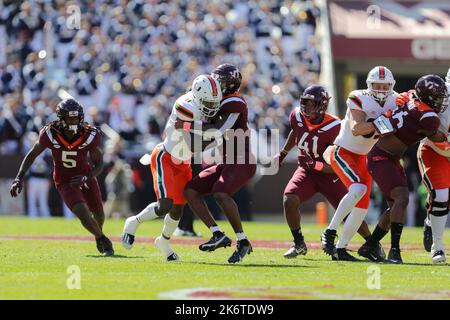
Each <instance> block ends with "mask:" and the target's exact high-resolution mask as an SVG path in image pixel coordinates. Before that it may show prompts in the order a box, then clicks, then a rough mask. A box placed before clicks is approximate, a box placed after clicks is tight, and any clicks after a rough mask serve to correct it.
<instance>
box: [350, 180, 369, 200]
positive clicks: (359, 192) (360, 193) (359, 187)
mask: <svg viewBox="0 0 450 320" xmlns="http://www.w3.org/2000/svg"><path fill="white" fill-rule="evenodd" d="M366 192H367V186H365V185H364V184H361V183H353V184H352V185H351V186H350V187H349V188H348V193H349V194H350V195H352V196H353V197H355V199H357V200H358V201H359V200H361V198H362V197H364V195H365V194H366Z"/></svg>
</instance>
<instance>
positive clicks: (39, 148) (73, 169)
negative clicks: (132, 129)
mask: <svg viewBox="0 0 450 320" xmlns="http://www.w3.org/2000/svg"><path fill="white" fill-rule="evenodd" d="M56 115H57V117H58V119H57V120H55V121H53V122H51V123H49V124H47V125H46V126H45V127H44V128H43V129H42V130H41V131H40V133H39V140H38V141H37V142H36V143H35V144H34V145H33V147H32V148H31V150H30V151H29V152H28V153H27V155H26V156H25V158H24V159H23V161H22V164H21V166H20V169H19V172H18V174H17V176H16V178H15V179H14V182H13V184H12V186H11V190H10V192H11V196H12V197H16V196H17V195H18V194H19V193H20V192H21V191H22V187H23V178H24V176H25V174H26V172H27V171H28V169H29V168H30V166H31V164H32V163H33V161H34V160H35V159H36V157H37V156H38V155H39V154H41V153H42V152H43V151H44V150H45V149H46V148H49V149H50V150H51V151H52V157H53V167H54V169H53V180H54V182H55V185H56V189H57V190H58V192H59V194H60V195H61V198H62V199H63V201H64V202H65V203H66V205H67V206H68V207H69V208H70V209H71V210H72V212H73V213H74V214H75V215H76V216H77V217H78V218H79V219H80V221H81V224H82V225H83V226H84V227H85V228H86V229H87V230H88V231H89V232H90V233H92V234H93V235H94V236H95V239H96V242H97V249H98V251H99V252H100V253H102V254H103V255H105V256H112V255H114V249H113V246H112V243H111V241H110V240H109V239H108V238H107V237H106V236H105V235H104V234H103V231H102V229H103V223H104V221H105V214H104V212H103V203H102V199H101V194H100V189H99V186H98V183H97V179H96V178H95V177H96V176H98V175H99V174H100V173H101V171H102V170H103V152H102V150H101V148H100V142H101V132H100V131H99V130H98V129H97V128H95V127H93V126H91V125H89V124H88V123H86V122H84V113H83V107H82V106H81V105H80V103H79V102H78V101H76V100H75V99H65V100H63V101H61V102H60V103H59V104H58V106H57V107H56ZM90 162H91V163H92V166H91V164H90Z"/></svg>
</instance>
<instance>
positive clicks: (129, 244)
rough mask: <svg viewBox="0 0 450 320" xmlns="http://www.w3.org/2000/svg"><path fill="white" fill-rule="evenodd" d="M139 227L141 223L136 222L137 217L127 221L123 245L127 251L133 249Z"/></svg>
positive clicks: (124, 228) (123, 234)
mask: <svg viewBox="0 0 450 320" xmlns="http://www.w3.org/2000/svg"><path fill="white" fill-rule="evenodd" d="M138 226H139V222H138V221H137V220H136V216H132V217H129V218H127V220H125V225H124V227H123V233H122V245H123V246H124V247H125V249H131V248H133V243H134V235H135V234H136V229H137V227H138Z"/></svg>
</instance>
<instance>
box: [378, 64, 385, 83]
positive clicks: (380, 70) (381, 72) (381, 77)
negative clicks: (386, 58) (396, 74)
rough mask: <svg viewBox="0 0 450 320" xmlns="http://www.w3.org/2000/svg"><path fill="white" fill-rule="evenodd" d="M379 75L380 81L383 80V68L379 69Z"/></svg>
mask: <svg viewBox="0 0 450 320" xmlns="http://www.w3.org/2000/svg"><path fill="white" fill-rule="evenodd" d="M379 73H380V74H379V75H380V80H384V78H385V76H386V75H385V71H384V67H383V66H381V67H380V69H379Z"/></svg>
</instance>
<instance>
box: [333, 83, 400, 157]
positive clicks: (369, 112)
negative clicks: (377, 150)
mask: <svg viewBox="0 0 450 320" xmlns="http://www.w3.org/2000/svg"><path fill="white" fill-rule="evenodd" d="M397 95H398V93H397V92H395V91H394V93H393V94H391V95H390V96H388V97H387V99H386V101H385V103H384V105H383V106H381V105H380V104H379V103H378V101H376V100H375V99H374V98H373V96H372V95H371V94H370V93H369V91H368V90H367V89H364V90H354V91H352V92H350V94H349V95H348V98H347V113H346V115H345V118H344V120H342V123H341V130H340V132H339V135H338V136H337V137H336V140H335V141H334V144H335V145H337V146H340V147H343V148H345V149H347V150H349V151H351V152H353V153H356V154H368V153H369V151H370V150H371V149H372V147H373V146H374V145H375V143H376V142H377V141H378V135H376V134H375V132H374V134H372V135H371V137H370V138H365V137H363V136H354V135H353V134H352V129H351V126H350V117H351V114H350V110H352V109H354V110H359V111H363V112H364V113H365V114H366V121H370V120H372V121H373V120H375V119H376V118H378V117H379V116H380V115H382V114H383V113H385V112H386V111H389V110H395V109H396V108H397V106H396V104H395V98H396V97H397Z"/></svg>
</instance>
